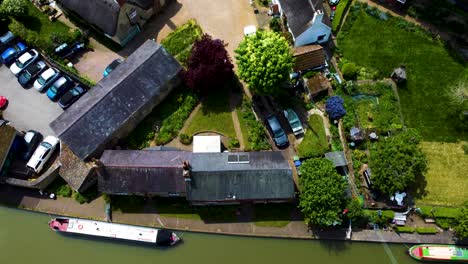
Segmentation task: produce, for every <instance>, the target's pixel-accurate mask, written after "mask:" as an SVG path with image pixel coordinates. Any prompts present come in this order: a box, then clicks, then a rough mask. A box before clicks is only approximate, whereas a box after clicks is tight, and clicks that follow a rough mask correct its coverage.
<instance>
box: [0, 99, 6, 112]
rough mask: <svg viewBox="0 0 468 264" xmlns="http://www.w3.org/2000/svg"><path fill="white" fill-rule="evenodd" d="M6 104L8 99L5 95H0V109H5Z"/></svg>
mask: <svg viewBox="0 0 468 264" xmlns="http://www.w3.org/2000/svg"><path fill="white" fill-rule="evenodd" d="M7 106H8V99H7V98H6V97H5V96H0V110H5V108H7Z"/></svg>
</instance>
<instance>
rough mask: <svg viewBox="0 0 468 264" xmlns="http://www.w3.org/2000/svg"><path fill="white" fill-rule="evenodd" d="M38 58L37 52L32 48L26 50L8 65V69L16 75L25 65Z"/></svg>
mask: <svg viewBox="0 0 468 264" xmlns="http://www.w3.org/2000/svg"><path fill="white" fill-rule="evenodd" d="M38 59H39V53H38V52H37V51H36V50H35V49H32V50H30V51H28V52H25V53H23V55H21V56H20V57H19V58H18V59H17V60H16V61H15V63H13V64H12V65H11V66H10V71H11V72H12V73H13V74H14V75H15V76H18V74H20V73H21V72H22V71H23V70H24V69H26V67H28V66H29V65H30V64H32V63H33V62H35V61H36V60H38Z"/></svg>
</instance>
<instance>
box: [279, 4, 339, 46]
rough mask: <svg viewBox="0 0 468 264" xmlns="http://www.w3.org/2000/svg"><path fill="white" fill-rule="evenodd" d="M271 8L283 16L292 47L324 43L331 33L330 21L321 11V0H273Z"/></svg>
mask: <svg viewBox="0 0 468 264" xmlns="http://www.w3.org/2000/svg"><path fill="white" fill-rule="evenodd" d="M272 3H273V7H272V10H273V12H274V13H275V12H276V11H277V12H279V13H280V15H281V16H285V17H286V19H287V24H288V28H289V32H291V34H292V36H293V39H294V47H300V46H304V45H307V44H313V43H319V44H322V43H325V42H327V41H328V39H329V38H330V35H331V29H332V28H331V23H330V19H329V18H328V16H327V15H326V14H325V13H324V12H323V6H322V2H321V0H273V1H272Z"/></svg>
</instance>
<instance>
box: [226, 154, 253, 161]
mask: <svg viewBox="0 0 468 264" xmlns="http://www.w3.org/2000/svg"><path fill="white" fill-rule="evenodd" d="M249 162H250V160H249V154H245V153H242V154H229V155H228V163H249Z"/></svg>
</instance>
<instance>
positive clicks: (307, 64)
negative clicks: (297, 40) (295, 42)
mask: <svg viewBox="0 0 468 264" xmlns="http://www.w3.org/2000/svg"><path fill="white" fill-rule="evenodd" d="M293 56H294V59H295V62H294V66H293V68H294V71H296V72H298V71H304V70H310V69H314V68H317V67H321V66H323V65H325V52H324V50H323V47H322V46H320V45H307V46H302V47H297V48H294V54H293Z"/></svg>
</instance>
